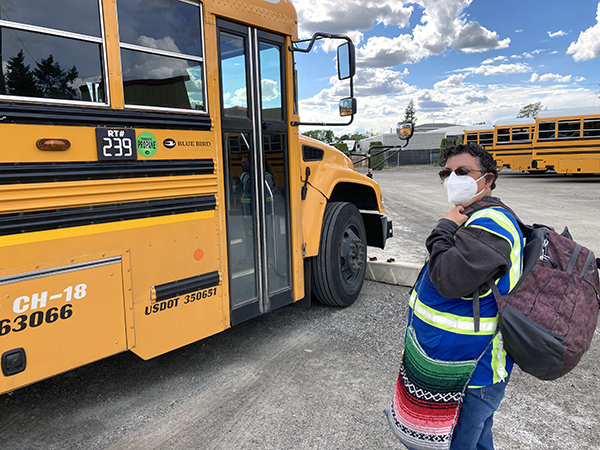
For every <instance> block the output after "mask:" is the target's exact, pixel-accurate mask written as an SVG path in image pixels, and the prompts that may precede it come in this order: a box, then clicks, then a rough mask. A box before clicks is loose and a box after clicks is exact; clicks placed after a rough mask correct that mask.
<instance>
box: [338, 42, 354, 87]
mask: <svg viewBox="0 0 600 450" xmlns="http://www.w3.org/2000/svg"><path fill="white" fill-rule="evenodd" d="M337 69H338V78H339V79H340V80H346V79H348V78H352V77H353V76H354V74H355V72H356V63H355V58H354V44H352V42H345V43H343V44H342V45H340V46H339V47H338V49H337Z"/></svg>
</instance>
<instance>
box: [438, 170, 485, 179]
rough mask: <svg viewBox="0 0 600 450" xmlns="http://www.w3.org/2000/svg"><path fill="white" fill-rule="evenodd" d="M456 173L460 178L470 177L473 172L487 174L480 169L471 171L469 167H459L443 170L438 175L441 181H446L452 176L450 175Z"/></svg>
mask: <svg viewBox="0 0 600 450" xmlns="http://www.w3.org/2000/svg"><path fill="white" fill-rule="evenodd" d="M452 172H454V173H455V174H456V175H459V176H464V175H469V174H470V173H471V172H481V173H482V172H485V170H480V169H469V168H468V167H459V168H458V169H454V170H451V169H442V170H440V171H439V172H438V175H439V176H440V180H442V181H443V180H445V179H446V178H448V177H449V176H450V174H451V173H452Z"/></svg>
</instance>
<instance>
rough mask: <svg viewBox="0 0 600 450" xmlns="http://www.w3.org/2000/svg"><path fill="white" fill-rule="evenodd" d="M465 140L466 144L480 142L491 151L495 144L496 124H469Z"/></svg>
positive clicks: (479, 143)
mask: <svg viewBox="0 0 600 450" xmlns="http://www.w3.org/2000/svg"><path fill="white" fill-rule="evenodd" d="M463 142H464V143H465V144H478V145H481V146H482V147H483V148H485V149H486V150H488V151H490V150H491V148H492V146H493V144H494V125H490V124H478V125H467V127H466V128H465V138H464V140H463Z"/></svg>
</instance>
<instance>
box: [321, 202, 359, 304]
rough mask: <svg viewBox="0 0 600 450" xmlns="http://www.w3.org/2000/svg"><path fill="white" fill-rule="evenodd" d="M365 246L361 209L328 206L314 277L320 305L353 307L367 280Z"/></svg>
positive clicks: (345, 204)
mask: <svg viewBox="0 0 600 450" xmlns="http://www.w3.org/2000/svg"><path fill="white" fill-rule="evenodd" d="M366 243H367V233H366V231H365V225H364V223H363V220H362V216H361V215H360V212H359V211H358V208H357V207H356V206H354V205H353V204H352V203H343V202H332V203H328V204H327V206H326V207H325V214H324V215H323V226H322V229H321V240H320V243H319V254H318V255H317V256H315V257H314V261H313V264H312V273H311V276H312V290H313V294H314V295H315V297H316V298H317V300H319V302H321V303H323V304H325V305H332V306H350V305H351V304H352V303H354V301H355V300H356V299H357V297H358V294H360V290H361V288H362V285H363V281H364V279H365V271H366V268H367V247H366Z"/></svg>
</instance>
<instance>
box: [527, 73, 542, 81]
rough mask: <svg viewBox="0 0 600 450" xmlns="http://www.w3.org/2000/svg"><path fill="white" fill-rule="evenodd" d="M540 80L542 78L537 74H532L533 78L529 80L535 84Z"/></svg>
mask: <svg viewBox="0 0 600 450" xmlns="http://www.w3.org/2000/svg"><path fill="white" fill-rule="evenodd" d="M539 79H540V76H539V75H538V74H537V73H535V72H534V73H532V74H531V78H530V79H529V81H530V82H532V83H535V82H536V81H537V80H539Z"/></svg>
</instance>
